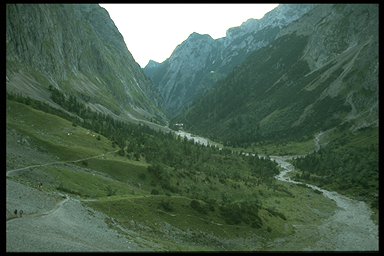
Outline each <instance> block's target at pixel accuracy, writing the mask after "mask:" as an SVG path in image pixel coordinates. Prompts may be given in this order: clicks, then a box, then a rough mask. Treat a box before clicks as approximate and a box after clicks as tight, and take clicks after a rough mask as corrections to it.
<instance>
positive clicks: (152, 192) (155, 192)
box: [151, 188, 160, 195]
mask: <svg viewBox="0 0 384 256" xmlns="http://www.w3.org/2000/svg"><path fill="white" fill-rule="evenodd" d="M158 194H160V193H159V191H158V190H157V189H155V188H154V189H152V190H151V195H158Z"/></svg>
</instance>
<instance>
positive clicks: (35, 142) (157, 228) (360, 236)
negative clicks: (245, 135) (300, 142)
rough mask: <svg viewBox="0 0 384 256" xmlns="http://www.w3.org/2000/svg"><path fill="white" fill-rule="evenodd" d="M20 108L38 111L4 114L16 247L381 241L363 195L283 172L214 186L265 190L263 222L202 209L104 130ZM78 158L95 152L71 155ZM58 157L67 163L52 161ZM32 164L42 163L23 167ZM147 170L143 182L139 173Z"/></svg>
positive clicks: (319, 245) (323, 247)
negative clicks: (100, 133)
mask: <svg viewBox="0 0 384 256" xmlns="http://www.w3.org/2000/svg"><path fill="white" fill-rule="evenodd" d="M12 107H14V108H15V109H17V108H19V107H20V108H21V107H22V106H21V105H17V104H14V105H12ZM17 114H19V115H21V114H24V115H27V114H29V115H30V117H31V118H30V119H26V118H25V117H23V118H14V119H11V118H9V119H7V180H6V185H7V186H6V191H7V199H6V215H7V223H6V230H7V233H6V248H7V251H9V252H21V251H23V252H69V251H80V252H90V251H231V250H235V251H343V250H353V251H355V250H357V251H359V250H364V251H367V250H368V251H370V250H377V249H378V238H377V225H374V224H372V221H371V220H370V218H369V217H370V210H369V209H368V207H366V205H365V204H364V203H361V202H356V201H352V200H349V199H347V198H344V197H341V196H340V195H338V194H337V193H333V192H328V191H325V190H320V189H318V188H317V189H315V190H313V189H311V188H308V187H307V186H304V185H302V186H300V185H298V184H294V183H292V182H291V183H289V182H286V181H287V180H283V179H278V181H276V183H273V184H270V185H267V184H258V185H257V186H256V185H254V184H252V185H250V186H249V184H248V185H247V183H246V182H244V181H240V182H238V183H231V182H233V180H231V179H227V181H226V182H227V183H226V184H225V185H222V184H220V183H218V182H212V183H211V185H210V186H209V187H214V188H215V189H216V190H218V189H219V190H220V189H226V190H228V191H229V190H230V189H232V187H233V186H234V185H236V186H235V189H233V190H232V191H236V190H238V188H241V191H245V192H246V193H248V195H247V196H249V198H250V199H252V197H253V195H255V197H258V198H259V199H260V201H261V204H262V206H260V207H259V208H258V217H259V218H260V219H262V222H261V223H262V226H261V227H251V225H249V224H244V223H243V222H241V223H240V224H230V223H226V221H225V220H224V219H223V216H221V215H220V214H219V210H220V208H219V206H217V205H216V207H215V209H216V210H215V211H208V212H206V213H201V212H198V211H196V209H193V208H191V202H192V201H193V200H195V199H193V197H188V196H185V195H181V194H180V195H179V194H177V193H172V194H171V193H165V194H152V192H150V191H151V190H152V191H153V188H154V187H156V186H153V185H151V184H150V183H151V181H150V179H149V178H148V176H149V175H150V173H149V172H148V170H147V166H148V164H147V163H145V162H140V161H132V160H130V159H127V157H121V156H119V155H118V154H117V153H111V154H110V155H107V152H112V151H113V150H114V149H113V148H112V146H111V144H112V143H111V141H109V140H107V139H106V138H105V137H102V138H101V140H97V139H95V138H94V136H93V135H92V134H91V133H90V131H87V130H86V129H84V128H81V127H76V128H74V127H73V126H72V124H71V123H70V122H68V121H65V120H63V119H56V120H55V124H57V127H54V126H53V125H51V126H46V125H45V124H46V122H47V121H49V120H52V119H54V118H55V117H52V116H49V115H46V114H44V113H40V112H36V113H35V112H34V111H32V110H31V109H28V108H25V107H23V111H18V112H13V116H16V115H17ZM13 116H11V117H13ZM36 116H38V117H39V118H35V117H36ZM69 134H71V135H69ZM47 138H48V139H47ZM79 138H80V139H79ZM46 139H47V141H45V140H46ZM59 156H60V157H59ZM250 157H251V156H250ZM65 158H66V159H67V160H65ZM68 159H71V161H69V160H68ZM81 159H88V160H87V161H82V162H77V163H76V164H75V163H73V162H75V161H77V160H81ZM52 162H60V163H59V164H55V165H47V163H52ZM277 163H278V164H279V165H280V166H281V167H282V172H281V173H282V175H283V176H284V175H285V174H286V173H285V174H284V172H287V170H288V169H289V170H290V171H291V170H293V166H292V165H290V164H289V163H288V162H286V161H285V160H284V159H283V160H282V161H280V162H277ZM31 165H33V166H36V167H35V168H24V167H26V166H31ZM18 169H19V170H20V169H21V170H20V171H12V170H18ZM10 171H11V172H10ZM140 174H141V175H140ZM144 174H145V175H146V177H147V178H146V181H145V182H146V184H145V182H144V181H143V180H140V178H139V177H140V176H143V175H144ZM197 176H198V174H196V175H195V176H194V177H193V178H196V177H197ZM279 176H280V175H279ZM281 177H282V176H281ZM212 179H213V178H212ZM181 181H182V180H181ZM39 183H42V186H40V185H39ZM207 187H208V186H207ZM156 188H158V187H156ZM196 189H199V187H197V188H196ZM116 190H118V193H117V194H114V193H116ZM316 190H320V191H321V192H322V193H319V192H318V191H316ZM210 191H211V192H212V193H215V190H210ZM327 193H329V195H328V196H327V197H324V196H323V194H327ZM218 195H220V194H218ZM241 196H243V195H242V194H241ZM242 199H243V200H244V198H242ZM330 199H332V200H330ZM195 201H196V200H195ZM166 202H168V203H169V205H168V207H169V206H171V208H173V210H169V209H167V204H166ZM237 202H241V201H237ZM161 205H162V206H163V208H159V206H161ZM15 210H17V211H18V215H15V213H14V211H15ZM20 210H22V211H23V215H22V216H20Z"/></svg>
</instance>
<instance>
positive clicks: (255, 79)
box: [177, 4, 378, 145]
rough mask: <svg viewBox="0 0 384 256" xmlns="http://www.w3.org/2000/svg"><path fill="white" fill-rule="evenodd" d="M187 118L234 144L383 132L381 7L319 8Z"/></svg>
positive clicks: (284, 32) (251, 58) (252, 59)
mask: <svg viewBox="0 0 384 256" xmlns="http://www.w3.org/2000/svg"><path fill="white" fill-rule="evenodd" d="M180 119H182V120H183V122H185V126H186V127H187V129H189V130H191V131H193V132H196V133H198V134H201V135H208V136H211V137H213V138H216V139H219V140H221V141H223V142H228V143H229V144H235V145H250V144H252V143H256V142H262V141H268V140H286V139H293V138H294V139H302V138H305V136H307V137H308V136H312V135H313V133H314V132H316V131H320V130H325V129H329V128H332V127H335V126H337V125H340V124H344V126H346V127H348V128H350V129H351V130H352V131H353V130H358V129H360V128H363V127H368V126H373V127H377V125H378V6H377V5H372V4H371V5H370V4H359V5H355V4H350V5H318V6H315V7H314V8H313V9H312V10H311V11H309V12H308V13H307V15H304V16H303V17H302V18H300V19H299V20H297V21H296V22H293V23H291V24H290V25H288V26H287V27H286V28H283V29H282V30H281V31H280V32H279V33H278V35H277V36H276V39H275V40H274V41H273V42H271V43H270V44H269V45H267V46H265V47H263V48H260V49H259V50H256V51H255V52H253V53H252V54H251V55H250V56H249V57H248V58H247V59H246V61H244V63H243V64H242V65H241V66H239V67H237V68H235V70H234V71H233V72H232V73H231V74H230V75H228V77H227V78H226V79H224V80H222V81H220V82H219V83H218V84H217V85H216V86H215V87H214V88H213V89H212V90H210V91H209V93H207V95H206V96H204V97H202V98H201V99H199V100H198V101H197V103H196V104H195V105H194V106H193V107H192V108H191V110H190V111H188V112H187V113H186V114H185V115H183V116H182V117H180V118H179V119H178V120H177V121H180Z"/></svg>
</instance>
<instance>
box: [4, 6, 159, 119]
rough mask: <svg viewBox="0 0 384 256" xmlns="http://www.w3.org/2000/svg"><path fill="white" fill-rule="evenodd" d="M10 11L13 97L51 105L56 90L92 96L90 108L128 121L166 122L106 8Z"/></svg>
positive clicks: (11, 8)
mask: <svg viewBox="0 0 384 256" xmlns="http://www.w3.org/2000/svg"><path fill="white" fill-rule="evenodd" d="M6 11H7V13H6V14H7V17H6V22H7V24H6V29H7V31H6V32H7V33H6V47H7V91H8V92H11V93H22V94H24V95H25V96H29V97H32V98H36V99H38V100H44V101H47V102H51V101H50V99H49V92H48V90H47V89H48V87H49V86H50V85H51V86H53V87H56V88H58V89H59V90H62V91H63V92H64V93H70V94H74V95H76V96H81V95H86V96H89V97H90V100H89V101H88V102H87V104H88V106H89V107H90V108H93V109H95V110H98V111H102V112H107V113H110V114H114V115H116V116H119V117H121V118H123V119H150V118H153V119H158V120H159V121H160V120H162V119H164V116H163V114H162V112H161V111H159V106H158V103H157V101H159V100H158V96H157V95H156V93H154V90H153V88H152V85H151V82H150V81H149V80H148V79H147V78H146V76H145V75H144V74H143V72H142V70H141V68H140V66H139V65H138V64H137V63H136V62H135V61H134V59H133V57H132V55H131V54H130V52H129V51H128V49H127V47H126V45H125V43H124V40H123V37H122V36H121V34H120V33H119V31H118V29H117V28H116V26H115V25H114V23H113V21H112V20H111V18H110V17H109V15H108V12H107V11H106V10H105V9H103V8H101V7H100V6H98V5H93V4H79V5H75V4H41V5H39V4H30V5H28V4H26V5H23V4H16V5H7V10H6ZM51 103H52V104H53V105H54V103H53V102H51Z"/></svg>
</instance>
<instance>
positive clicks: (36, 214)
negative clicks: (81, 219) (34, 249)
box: [7, 194, 69, 223]
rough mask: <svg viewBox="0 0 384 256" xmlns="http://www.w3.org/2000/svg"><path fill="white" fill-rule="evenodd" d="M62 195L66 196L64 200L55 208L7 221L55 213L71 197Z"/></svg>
mask: <svg viewBox="0 0 384 256" xmlns="http://www.w3.org/2000/svg"><path fill="white" fill-rule="evenodd" d="M60 195H61V196H62V197H65V198H64V199H63V200H61V201H59V202H58V203H57V204H56V205H55V207H54V208H52V209H50V210H48V211H46V212H40V213H32V214H23V216H22V217H20V218H12V219H8V220H7V223H9V222H12V221H17V220H21V219H22V218H23V219H30V218H39V217H41V216H46V215H49V214H54V213H55V212H56V211H57V210H59V209H60V208H61V207H62V206H63V205H64V204H65V203H66V202H67V201H68V200H69V197H68V196H67V195H63V194H60Z"/></svg>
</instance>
